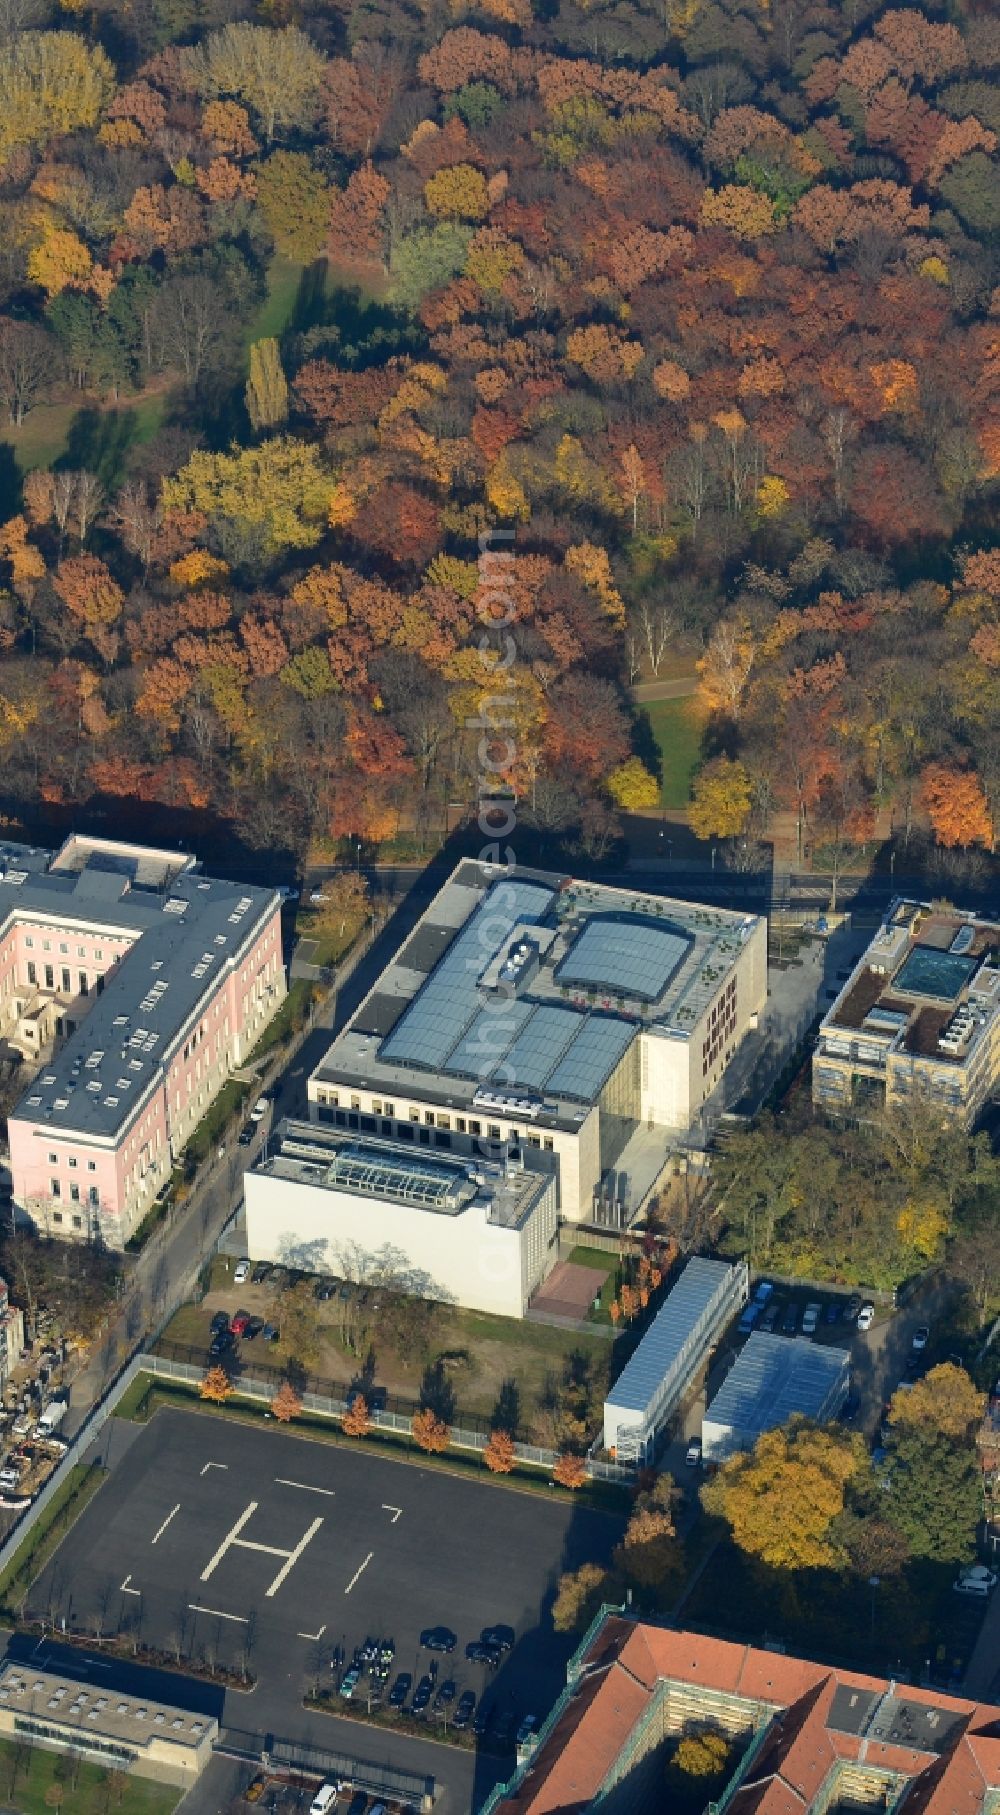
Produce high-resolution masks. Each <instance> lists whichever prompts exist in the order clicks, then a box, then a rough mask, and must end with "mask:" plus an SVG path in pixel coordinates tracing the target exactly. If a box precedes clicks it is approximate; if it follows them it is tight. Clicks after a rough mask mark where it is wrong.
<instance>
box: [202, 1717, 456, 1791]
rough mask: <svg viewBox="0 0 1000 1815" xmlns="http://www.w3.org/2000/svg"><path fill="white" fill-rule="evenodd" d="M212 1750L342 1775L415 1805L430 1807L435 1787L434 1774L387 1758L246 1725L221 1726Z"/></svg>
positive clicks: (265, 1764) (283, 1766)
mask: <svg viewBox="0 0 1000 1815" xmlns="http://www.w3.org/2000/svg"><path fill="white" fill-rule="evenodd" d="M214 1750H215V1751H217V1752H223V1753H228V1754H230V1755H232V1756H235V1757H237V1758H246V1759H249V1760H254V1761H258V1762H259V1763H260V1764H261V1765H262V1766H263V1767H264V1768H265V1769H266V1768H268V1767H269V1766H270V1767H272V1768H274V1769H277V1770H291V1771H307V1772H311V1773H314V1774H315V1775H316V1776H317V1777H331V1778H333V1777H337V1778H343V1779H344V1780H346V1782H348V1783H350V1784H351V1785H353V1787H354V1788H355V1789H356V1790H366V1791H367V1792H368V1794H369V1795H370V1796H377V1797H392V1798H393V1800H398V1801H400V1802H404V1803H408V1804H409V1805H411V1806H413V1807H416V1808H422V1809H429V1808H430V1806H431V1804H432V1802H433V1800H434V1795H435V1791H436V1788H437V1786H436V1783H435V1780H434V1778H433V1777H428V1776H426V1775H425V1774H424V1773H423V1772H417V1771H404V1770H403V1769H402V1767H401V1766H399V1765H391V1764H389V1763H388V1762H386V1763H379V1764H376V1763H375V1761H374V1760H373V1759H365V1758H354V1757H352V1755H351V1754H350V1753H349V1752H339V1751H334V1750H333V1749H332V1748H330V1747H327V1746H317V1745H314V1744H313V1743H312V1742H311V1741H310V1740H305V1739H284V1738H282V1737H281V1736H280V1735H277V1734H274V1733H264V1732H262V1731H259V1730H254V1729H251V1728H246V1727H222V1728H220V1730H219V1737H218V1739H217V1740H216V1742H215V1747H214Z"/></svg>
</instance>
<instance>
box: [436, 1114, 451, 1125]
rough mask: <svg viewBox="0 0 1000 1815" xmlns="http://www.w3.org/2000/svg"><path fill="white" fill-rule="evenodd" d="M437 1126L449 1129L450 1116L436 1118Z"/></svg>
mask: <svg viewBox="0 0 1000 1815" xmlns="http://www.w3.org/2000/svg"><path fill="white" fill-rule="evenodd" d="M437 1125H438V1127H439V1128H450V1127H451V1116H450V1115H439V1116H438V1118H437Z"/></svg>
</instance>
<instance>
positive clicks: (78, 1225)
mask: <svg viewBox="0 0 1000 1815" xmlns="http://www.w3.org/2000/svg"><path fill="white" fill-rule="evenodd" d="M73 1227H74V1229H82V1228H83V1217H82V1216H74V1218H73Z"/></svg>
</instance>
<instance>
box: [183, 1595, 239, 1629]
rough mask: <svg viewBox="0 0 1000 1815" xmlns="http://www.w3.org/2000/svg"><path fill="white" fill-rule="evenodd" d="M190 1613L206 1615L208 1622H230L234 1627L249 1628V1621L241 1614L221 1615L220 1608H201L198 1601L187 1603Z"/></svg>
mask: <svg viewBox="0 0 1000 1815" xmlns="http://www.w3.org/2000/svg"><path fill="white" fill-rule="evenodd" d="M188 1609H189V1611H190V1612H191V1613H207V1615H208V1617H209V1619H210V1620H230V1621H231V1622H232V1624H233V1625H234V1626H249V1624H250V1621H249V1620H247V1619H244V1617H243V1615H242V1614H241V1613H223V1611H222V1609H221V1607H203V1606H202V1604H201V1602H200V1601H189V1602H188Z"/></svg>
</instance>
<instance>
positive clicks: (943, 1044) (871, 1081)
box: [812, 900, 1000, 1125]
mask: <svg viewBox="0 0 1000 1815" xmlns="http://www.w3.org/2000/svg"><path fill="white" fill-rule="evenodd" d="M998 1081H1000V925H998V924H997V923H996V922H995V921H990V920H982V919H977V918H976V916H975V915H973V914H967V913H961V912H959V911H958V910H957V909H952V908H940V907H931V906H930V905H928V903H926V902H921V901H900V900H897V901H894V902H893V904H892V906H891V907H890V909H889V912H888V914H887V916H886V919H885V920H884V921H883V923H882V925H881V927H880V928H879V930H878V932H877V933H876V935H875V937H874V939H873V940H872V942H871V944H870V945H869V947H868V949H867V951H866V952H865V953H864V955H863V957H862V958H861V959H860V961H859V963H858V964H857V965H856V966H855V968H854V970H853V971H852V973H851V976H850V977H849V979H848V981H847V982H846V983H845V985H844V987H843V989H842V990H841V992H840V994H839V996H838V997H837V999H836V1001H835V1002H834V1004H833V1006H832V1008H831V1009H830V1010H829V1012H828V1013H827V1014H826V1016H825V1017H824V1020H823V1024H822V1026H821V1028H820V1031H819V1038H818V1041H817V1044H816V1051H815V1053H814V1055H813V1067H812V1089H813V1101H814V1102H815V1103H816V1104H817V1106H818V1107H819V1108H821V1109H826V1110H828V1111H830V1112H831V1113H833V1114H839V1115H845V1114H847V1115H849V1114H855V1113H860V1114H862V1115H864V1114H865V1113H866V1112H872V1111H877V1110H878V1109H881V1108H883V1107H888V1108H895V1107H898V1106H900V1105H901V1104H904V1103H908V1102H912V1101H913V1100H914V1099H920V1098H922V1099H923V1100H925V1101H926V1102H928V1103H929V1104H931V1105H932V1106H933V1107H935V1108H937V1109H940V1110H941V1111H943V1112H944V1113H945V1114H947V1115H950V1116H954V1117H955V1118H956V1119H958V1120H960V1121H962V1122H963V1123H965V1124H966V1125H968V1124H969V1123H971V1122H972V1121H973V1120H974V1118H975V1116H976V1115H977V1114H978V1112H979V1110H980V1109H981V1108H982V1106H983V1104H984V1103H985V1102H986V1101H987V1100H988V1098H989V1097H991V1096H992V1095H993V1094H994V1093H995V1091H996V1089H997V1085H998Z"/></svg>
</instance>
